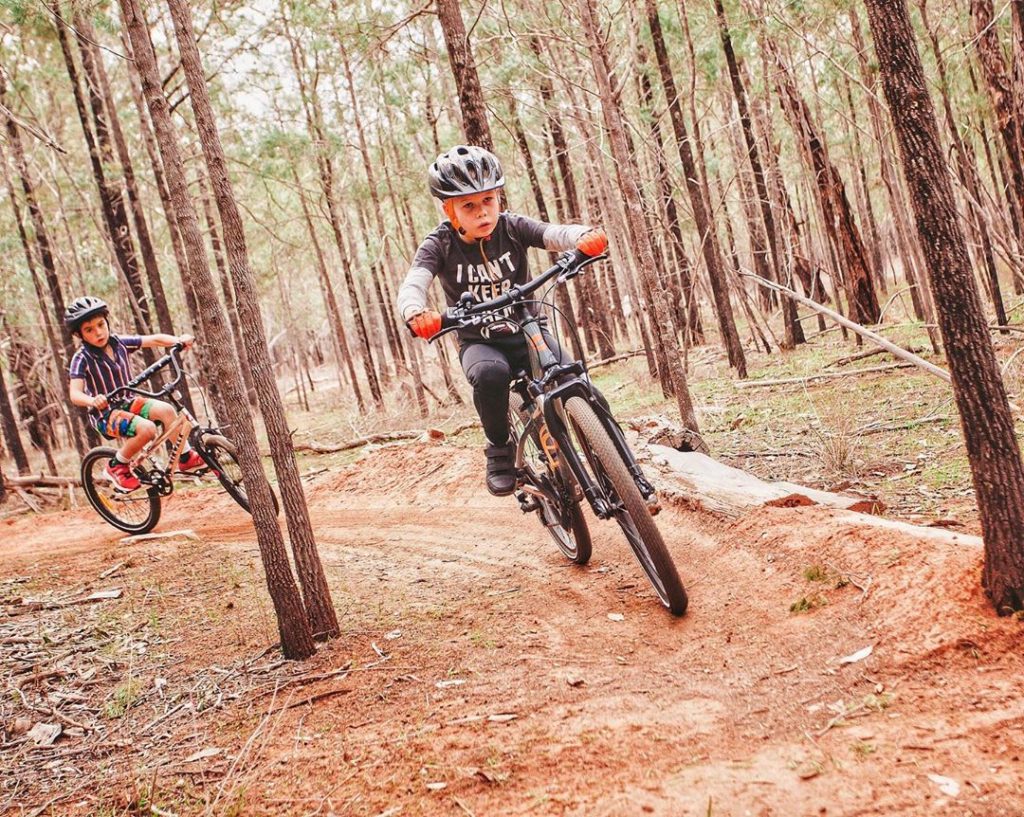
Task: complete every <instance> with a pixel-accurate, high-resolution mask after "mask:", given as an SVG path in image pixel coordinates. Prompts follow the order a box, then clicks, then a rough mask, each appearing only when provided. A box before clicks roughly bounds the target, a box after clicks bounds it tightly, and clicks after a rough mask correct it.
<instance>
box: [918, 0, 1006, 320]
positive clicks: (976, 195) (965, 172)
mask: <svg viewBox="0 0 1024 817" xmlns="http://www.w3.org/2000/svg"><path fill="white" fill-rule="evenodd" d="M918 6H919V8H920V10H921V20H922V22H923V23H924V26H925V30H926V31H927V32H928V39H929V42H930V43H931V47H932V56H933V57H934V58H935V65H936V67H937V68H938V71H939V87H940V89H941V91H942V110H943V113H944V115H945V121H946V129H947V130H948V131H949V137H950V140H951V141H952V143H953V147H954V149H955V150H956V160H957V175H958V176H959V178H960V183H961V184H962V185H963V187H964V189H965V190H966V192H967V198H968V199H969V201H968V202H967V211H968V213H969V214H970V219H971V224H972V225H973V227H974V233H975V235H976V236H977V239H978V242H979V243H980V244H981V257H982V260H983V262H984V265H985V275H986V279H985V280H986V283H987V289H988V294H989V297H990V298H991V299H992V306H993V308H994V309H995V312H996V321H997V322H998V323H999V325H1000V326H1006V324H1007V317H1006V308H1005V307H1004V306H1003V294H1002V291H1001V289H1000V286H999V272H998V270H997V269H996V259H995V253H993V251H992V241H991V239H990V238H989V228H988V225H987V224H985V223H984V221H983V219H984V215H983V211H982V207H981V198H980V190H981V180H980V179H979V178H978V170H977V168H976V167H975V165H974V161H973V157H970V156H968V153H967V148H966V146H965V145H964V140H963V139H962V138H961V136H960V131H959V129H958V128H957V126H956V116H955V115H954V113H953V103H952V102H951V101H950V98H949V81H948V77H947V75H946V60H945V57H943V55H942V49H941V48H940V47H939V39H938V36H937V35H936V34H935V30H934V29H933V28H932V27H931V25H930V24H929V21H928V9H927V6H926V4H925V2H924V0H918ZM1015 66H1016V63H1015ZM1015 76H1016V74H1015ZM1021 121H1024V120H1021ZM1005 331H1006V330H1004V332H1005Z"/></svg>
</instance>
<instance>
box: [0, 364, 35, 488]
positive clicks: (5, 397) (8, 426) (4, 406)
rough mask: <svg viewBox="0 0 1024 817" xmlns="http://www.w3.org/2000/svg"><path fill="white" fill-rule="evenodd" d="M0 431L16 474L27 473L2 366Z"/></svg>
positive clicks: (0, 374)
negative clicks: (15, 468) (0, 430)
mask: <svg viewBox="0 0 1024 817" xmlns="http://www.w3.org/2000/svg"><path fill="white" fill-rule="evenodd" d="M0 429H2V430H3V433H4V444H5V445H6V446H7V450H8V451H9V452H10V454H11V456H12V457H13V458H14V464H15V465H16V466H17V468H18V473H19V474H27V473H28V472H29V465H28V456H27V455H26V454H25V446H23V445H22V444H21V433H20V432H19V431H18V420H17V418H16V417H15V416H14V406H12V405H11V396H10V393H9V392H8V391H7V380H6V379H5V378H4V368H3V366H0Z"/></svg>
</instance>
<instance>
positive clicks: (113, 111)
mask: <svg viewBox="0 0 1024 817" xmlns="http://www.w3.org/2000/svg"><path fill="white" fill-rule="evenodd" d="M74 19H75V28H76V29H77V31H78V37H79V40H78V42H79V46H80V47H81V48H82V51H83V53H85V51H86V50H88V51H89V53H90V54H91V55H92V63H93V65H95V69H96V78H97V79H98V80H99V91H100V93H101V95H102V98H103V102H104V107H105V109H106V112H107V117H108V118H109V120H110V132H111V135H112V136H113V137H114V147H115V148H116V149H117V156H118V160H119V161H120V163H121V169H122V172H123V174H124V186H125V191H126V192H127V194H128V204H129V205H130V207H131V211H132V221H133V223H134V224H135V234H136V235H137V236H138V239H139V253H140V254H141V255H142V263H143V267H144V268H145V270H146V281H147V283H148V284H149V291H150V294H151V295H152V305H153V310H152V311H153V312H155V313H156V319H157V326H158V327H159V328H160V331H161V332H164V333H166V334H168V335H173V334H174V322H173V321H172V320H171V311H170V308H169V307H168V305H167V294H166V293H165V292H164V285H163V281H162V280H161V278H160V268H159V266H158V265H157V260H156V251H155V250H154V249H153V240H152V238H151V236H150V233H149V225H148V224H147V223H146V214H145V211H144V209H143V206H142V197H141V196H140V194H139V186H138V182H137V181H136V179H135V167H134V165H133V164H132V159H131V154H130V153H129V152H128V144H127V143H126V142H125V138H124V132H123V131H122V130H121V118H120V116H118V113H117V105H116V104H115V102H114V95H113V93H111V90H110V81H109V80H108V78H107V71H106V68H105V67H104V65H103V58H102V56H101V55H100V53H99V48H98V46H97V45H96V43H97V37H96V31H95V29H94V28H93V25H92V21H91V20H90V19H89V15H88V14H83V13H81V12H78V13H76V14H75V18H74Z"/></svg>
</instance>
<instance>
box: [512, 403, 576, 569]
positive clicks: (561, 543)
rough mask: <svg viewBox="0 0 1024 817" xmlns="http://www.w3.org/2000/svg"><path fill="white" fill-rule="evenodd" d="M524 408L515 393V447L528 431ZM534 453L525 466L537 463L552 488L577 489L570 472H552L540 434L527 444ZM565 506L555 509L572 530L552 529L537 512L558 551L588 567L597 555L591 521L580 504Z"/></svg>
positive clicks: (562, 527) (513, 428) (513, 407)
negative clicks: (573, 486) (567, 487)
mask: <svg viewBox="0 0 1024 817" xmlns="http://www.w3.org/2000/svg"><path fill="white" fill-rule="evenodd" d="M522 407H523V398H522V397H521V396H520V395H519V394H518V393H517V392H515V391H512V392H510V393H509V428H510V431H511V438H512V442H513V443H514V444H518V438H519V436H520V434H521V432H522V430H523V428H525V424H526V420H527V419H528V418H524V417H523V416H522V414H521V410H522ZM531 449H532V456H531V457H530V459H529V460H527V462H526V463H524V465H525V466H526V467H527V468H529V469H531V470H534V463H533V462H531V461H530V460H534V461H536V463H538V464H540V465H541V467H542V468H543V473H544V474H546V475H547V477H548V479H549V480H550V482H551V484H552V485H554V486H556V487H560V486H566V485H574V483H575V481H576V478H575V477H574V476H573V475H572V472H571V471H569V469H568V468H566V467H564V466H562V467H561V468H559V469H558V470H557V471H556V470H554V469H552V468H551V464H550V463H549V462H548V460H547V457H546V456H545V455H544V450H543V448H542V446H541V444H540V440H539V439H538V438H537V436H536V434H531V435H530V439H529V441H528V442H527V444H526V450H527V451H530V450H531ZM534 499H535V500H536V501H538V502H543V501H544V500H542V499H540V498H539V497H534ZM562 504H563V506H564V505H567V506H568V507H559V508H555V509H553V510H554V512H555V513H556V514H557V515H558V518H559V519H562V518H563V517H565V516H566V515H568V517H569V521H570V524H569V527H568V528H566V526H565V525H560V524H556V525H548V524H547V523H546V522H544V509H543V508H540V509H538V510H537V513H538V515H539V516H540V518H541V523H542V524H543V525H544V527H545V528H546V529H547V531H548V533H549V534H550V535H551V538H552V539H554V541H555V544H556V545H557V546H558V549H559V550H560V551H561V552H562V555H563V556H565V558H567V559H568V560H569V561H571V562H574V563H575V564H578V565H585V564H586V563H587V562H589V561H590V556H591V554H592V553H593V547H592V545H591V541H590V528H588V527H587V520H586V518H585V517H584V516H583V508H582V507H581V504H580V503H579V502H571V503H562Z"/></svg>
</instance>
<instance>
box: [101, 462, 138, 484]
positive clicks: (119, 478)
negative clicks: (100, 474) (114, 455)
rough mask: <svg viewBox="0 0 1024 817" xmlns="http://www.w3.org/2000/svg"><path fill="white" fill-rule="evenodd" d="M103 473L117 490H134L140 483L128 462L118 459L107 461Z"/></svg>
mask: <svg viewBox="0 0 1024 817" xmlns="http://www.w3.org/2000/svg"><path fill="white" fill-rule="evenodd" d="M104 473H105V474H106V475H107V479H109V480H110V481H111V482H113V483H114V487H115V488H116V489H117V490H119V491H126V492H127V491H134V490H135V489H136V488H138V487H139V486H140V485H141V484H142V483H141V482H139V478H138V477H137V476H135V474H133V473H132V469H131V467H130V466H129V465H128V463H126V462H121V461H120V460H118V459H113V460H111V461H110V462H108V463H107V467H106V468H105V469H104Z"/></svg>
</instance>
